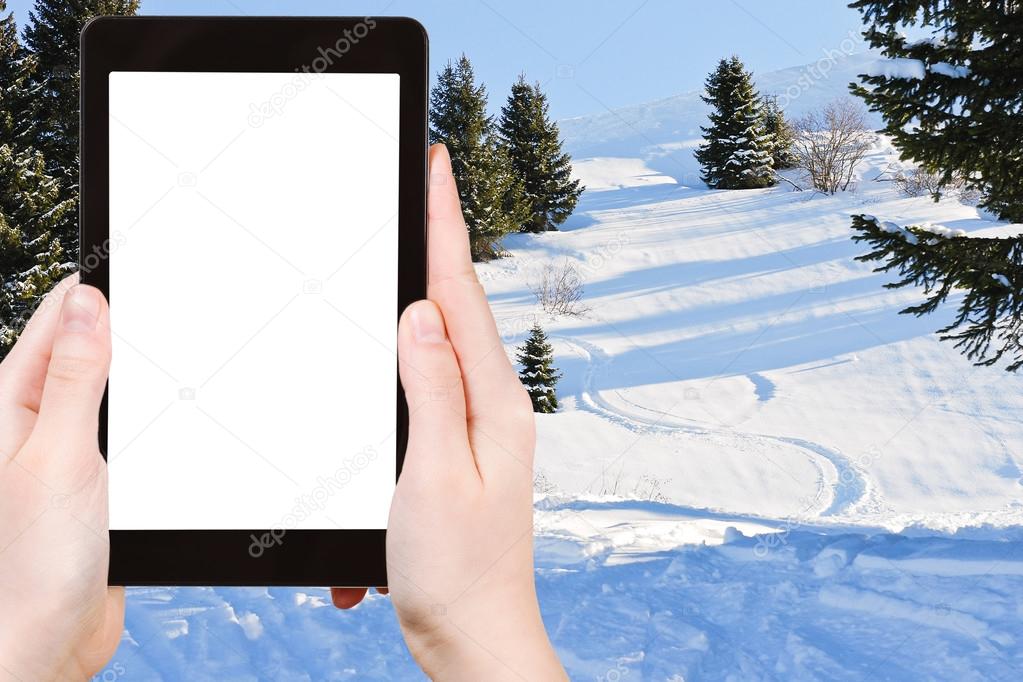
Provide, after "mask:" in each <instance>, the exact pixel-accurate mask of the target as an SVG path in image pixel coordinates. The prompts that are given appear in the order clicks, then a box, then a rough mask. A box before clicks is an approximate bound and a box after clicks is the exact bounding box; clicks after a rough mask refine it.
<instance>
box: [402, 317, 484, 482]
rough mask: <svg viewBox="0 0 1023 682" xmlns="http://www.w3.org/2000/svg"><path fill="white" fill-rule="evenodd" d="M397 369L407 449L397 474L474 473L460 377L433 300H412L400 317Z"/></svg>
mask: <svg viewBox="0 0 1023 682" xmlns="http://www.w3.org/2000/svg"><path fill="white" fill-rule="evenodd" d="M398 369H399V372H400V374H401V383H402V386H403V387H404V389H405V400H406V401H407V402H408V408H409V447H408V455H407V456H406V459H405V464H404V467H403V471H402V477H405V476H406V474H408V475H414V476H417V477H418V475H419V474H426V475H427V476H428V477H430V478H433V477H434V476H435V475H436V474H437V473H441V472H444V471H447V472H450V473H454V472H457V471H459V470H464V471H469V467H472V470H473V471H474V472H475V462H474V461H473V458H472V451H471V450H470V449H469V436H468V431H467V429H466V420H465V392H464V389H463V388H462V375H461V372H460V371H459V368H458V359H457V358H456V357H455V351H454V348H452V346H451V342H450V340H449V339H448V334H447V328H446V326H445V323H444V316H443V315H442V314H441V311H440V308H438V307H437V304H435V303H434V302H433V301H417V302H415V303H413V304H412V305H410V306H409V307H408V308H406V309H405V313H404V314H403V315H402V316H401V322H400V323H399V325H398ZM438 460H439V461H438ZM430 472H434V473H433V475H432V476H431V475H430Z"/></svg>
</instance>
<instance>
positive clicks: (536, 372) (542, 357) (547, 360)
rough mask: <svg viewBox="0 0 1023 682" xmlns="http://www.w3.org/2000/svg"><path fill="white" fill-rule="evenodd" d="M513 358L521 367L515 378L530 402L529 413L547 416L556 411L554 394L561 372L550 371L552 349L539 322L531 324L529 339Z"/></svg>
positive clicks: (552, 360)
mask: <svg viewBox="0 0 1023 682" xmlns="http://www.w3.org/2000/svg"><path fill="white" fill-rule="evenodd" d="M516 358H517V359H518V361H519V364H521V365H522V370H521V371H520V372H519V378H520V379H521V380H522V385H523V386H525V387H526V392H527V393H529V397H530V399H531V400H532V401H533V411H534V412H541V413H544V414H550V413H552V412H554V411H556V410H557V409H558V396H557V392H556V391H555V389H556V387H557V385H558V379H560V378H561V372H559V371H558V370H556V369H555V368H554V347H553V346H551V344H550V342H549V341H548V340H547V334H545V333H544V331H543V329H542V328H541V327H540V323H539V322H537V323H535V324H533V329H532V330H531V331H530V333H529V338H527V339H526V342H525V343H524V344H523V345H522V347H521V348H519V349H518V353H517V354H516Z"/></svg>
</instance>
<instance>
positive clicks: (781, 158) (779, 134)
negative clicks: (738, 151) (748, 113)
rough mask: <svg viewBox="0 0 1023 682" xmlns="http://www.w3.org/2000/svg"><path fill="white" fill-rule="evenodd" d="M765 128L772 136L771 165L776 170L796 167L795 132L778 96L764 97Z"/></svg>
mask: <svg viewBox="0 0 1023 682" xmlns="http://www.w3.org/2000/svg"><path fill="white" fill-rule="evenodd" d="M763 108H764V130H765V131H767V133H768V134H769V135H770V136H771V165H772V166H774V168H775V169H776V170H783V169H786V168H794V167H795V166H796V162H797V160H796V153H795V151H794V150H793V148H792V144H793V141H794V139H795V133H794V132H793V131H792V126H790V125H789V122H788V121H787V120H786V119H785V113H784V112H783V111H782V110H781V107H779V106H778V97H777V96H774V95H772V96H770V97H764V105H763Z"/></svg>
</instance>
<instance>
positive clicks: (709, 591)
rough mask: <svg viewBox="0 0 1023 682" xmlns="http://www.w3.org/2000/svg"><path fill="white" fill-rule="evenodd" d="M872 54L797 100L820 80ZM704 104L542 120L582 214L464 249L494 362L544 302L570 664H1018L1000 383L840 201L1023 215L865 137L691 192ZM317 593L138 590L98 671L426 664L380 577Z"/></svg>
mask: <svg viewBox="0 0 1023 682" xmlns="http://www.w3.org/2000/svg"><path fill="white" fill-rule="evenodd" d="M868 59H869V60H872V59H873V57H867V56H862V55H861V56H854V57H850V58H848V59H847V60H843V61H842V62H840V63H839V65H838V66H836V67H835V68H834V69H833V70H832V72H831V73H832V77H831V78H829V79H826V80H825V81H823V82H821V83H817V84H815V85H814V86H813V87H811V88H809V89H807V90H805V91H804V92H803V93H802V94H801V96H800V97H799V98H798V100H797V101H795V102H794V103H793V105H792V106H793V107H794V106H796V105H798V106H809V105H811V104H813V105H815V104H817V103H820V102H823V101H825V100H827V99H830V98H831V97H833V96H835V95H836V94H843V93H844V92H845V82H847V81H848V80H849V78H848V76H850V75H851V74H854V73H856V72H858V70H861V69H862V68H863V64H864V62H865V61H867V60H868ZM803 73H805V68H796V69H790V70H786V71H782V72H777V73H776V74H766V75H764V76H762V77H761V79H760V82H761V88H762V89H764V90H765V91H767V88H766V87H765V85H764V84H765V83H767V84H769V85H770V87H771V88H772V89H774V90H775V91H784V89H785V88H786V87H788V85H791V84H794V83H798V79H799V78H800V76H801V74H803ZM843 74H844V75H843ZM787 84H788V85H787ZM701 107H702V103H699V100H698V99H697V98H696V95H695V94H690V95H680V96H679V97H676V98H671V99H669V100H664V101H662V102H658V103H654V104H651V105H645V106H642V107H636V108H633V109H626V110H622V111H619V112H614V113H605V114H600V115H596V116H593V117H588V118H586V119H576V120H574V121H566V122H564V123H563V124H562V127H563V130H564V131H565V133H566V135H567V136H568V138H569V140H570V144H571V146H572V149H573V151H574V152H575V153H576V155H577V156H576V164H575V170H576V174H577V175H578V176H579V177H581V178H582V179H583V180H584V182H585V183H586V184H587V186H588V187H589V189H588V191H587V192H586V194H585V195H584V198H583V202H582V204H581V206H580V208H579V210H578V211H577V213H576V215H575V216H574V217H573V218H572V219H571V221H570V222H569V224H568V225H567V226H566V229H564V230H563V231H561V232H557V233H549V234H544V235H516V236H514V237H512V238H510V239H509V240H507V243H506V246H507V247H508V248H509V251H510V256H509V257H508V258H505V259H502V260H499V261H495V262H492V263H489V264H486V265H482V266H480V267H479V268H478V272H479V275H480V277H481V279H482V280H483V282H484V285H485V287H486V289H487V292H488V295H489V297H490V300H491V303H492V306H493V308H494V311H495V315H496V317H497V319H498V322H499V325H500V327H501V331H502V334H503V336H504V339H505V341H506V350H507V352H508V353H509V355H511V354H512V353H513V351H514V348H515V346H516V345H518V344H520V343H521V342H522V340H523V339H524V338H525V335H526V333H527V332H528V329H529V327H530V326H531V325H532V323H533V320H534V319H539V320H540V321H541V322H542V324H543V325H544V327H545V329H546V330H547V331H548V333H549V334H550V335H551V338H552V342H553V343H554V345H555V349H556V364H557V365H558V367H559V368H560V369H561V370H563V372H564V375H565V376H564V379H563V380H562V382H561V384H560V385H559V391H558V392H559V401H560V403H561V405H562V408H561V410H560V411H559V412H558V413H556V414H553V415H538V437H539V442H538V452H537V465H538V476H537V486H536V488H537V495H536V529H537V530H536V534H537V539H536V542H537V586H538V591H539V595H540V599H541V605H542V608H543V612H544V617H545V621H546V624H547V627H548V630H549V632H550V634H551V637H552V639H553V641H554V643H555V645H556V647H557V648H558V651H559V654H560V655H561V656H562V659H563V661H564V663H565V665H566V667H567V669H568V670H569V673H570V675H571V676H572V678H573V679H579V680H593V679H597V680H622V679H626V680H672V681H674V682H680V681H683V680H685V681H688V682H693V681H695V680H874V679H891V680H917V679H948V680H999V679H1005V680H1009V679H1018V670H1019V669H1021V668H1023V640H1021V627H1020V624H1021V621H1023V609H1021V606H1020V597H1019V595H1020V594H1023V419H1021V417H1020V415H1023V376H1017V375H1012V374H1008V373H1006V372H1004V371H1002V370H1001V369H1000V368H977V367H973V366H972V365H970V363H969V362H968V361H966V360H965V359H964V358H963V357H962V356H960V355H959V354H958V353H957V352H956V351H955V350H954V349H953V348H952V347H951V346H950V345H948V344H945V343H940V342H939V341H938V340H937V338H936V336H935V335H934V334H933V331H934V330H935V329H937V328H938V327H940V326H942V324H943V322H944V321H945V320H947V319H948V316H949V315H950V313H951V308H952V305H948V306H945V308H944V309H943V310H942V312H940V313H938V314H936V315H934V316H931V317H928V318H922V319H916V318H912V317H907V316H903V315H899V314H898V311H899V310H900V309H902V308H903V307H905V306H906V305H908V304H910V303H913V302H916V301H918V300H919V296H920V294H919V292H918V291H914V290H911V289H906V290H899V291H891V290H885V289H883V288H882V287H883V284H884V283H885V282H887V281H890V279H889V278H887V277H884V276H879V275H876V274H874V273H872V272H871V271H870V267H869V266H867V265H864V264H862V263H858V262H856V261H855V260H854V257H855V256H856V255H858V254H861V253H863V252H864V248H863V247H862V246H858V245H856V244H854V243H853V242H852V241H851V240H850V238H849V237H850V234H851V230H850V226H849V225H850V219H849V216H850V214H852V213H857V212H866V213H870V214H873V215H876V216H878V217H883V218H885V219H890V220H894V221H896V222H899V223H903V224H908V223H920V222H932V223H936V224H940V225H944V226H946V227H950V228H955V229H962V230H965V231H967V232H968V233H970V234H973V235H980V234H984V235H986V236H995V235H999V234H1008V233H1015V232H1017V231H1018V229H1019V226H1010V225H1004V224H999V223H995V222H991V221H989V220H985V219H983V218H982V217H981V216H980V215H979V214H978V212H977V210H976V209H975V208H973V207H971V206H966V205H963V204H960V203H959V202H957V201H955V200H943V201H942V202H941V203H939V204H936V203H934V202H932V201H931V200H930V199H928V198H906V197H902V196H900V195H898V194H897V193H896V192H895V190H894V188H893V187H892V185H891V183H884V182H874V181H873V179H874V178H875V177H877V175H878V174H879V173H880V171H881V170H882V169H884V168H886V167H887V166H888V165H889V164H891V163H893V162H897V159H896V157H895V155H894V153H893V151H892V150H891V149H890V148H889V147H887V146H886V145H885V144H884V143H883V142H882V143H881V144H879V146H878V147H877V148H876V149H875V150H874V151H873V153H872V154H871V155H870V156H869V157H868V159H867V160H866V161H865V162H864V163H863V164H862V166H861V168H860V169H859V174H860V176H861V179H860V181H859V182H858V183H857V185H856V187H855V188H854V190H853V191H850V192H846V193H843V194H840V195H838V196H835V197H826V196H822V195H819V194H812V193H810V192H795V191H791V190H790V189H789V188H786V187H781V186H780V187H775V188H771V189H766V190H749V191H735V192H722V191H709V190H707V189H705V188H703V186H702V183H699V181H698V180H696V181H693V175H692V173H693V171H694V168H693V166H692V160H691V156H690V154H689V151H688V150H689V149H690V148H691V146H692V144H693V143H694V142H695V140H696V138H697V137H698V135H699V133H698V125H699V124H700V123H702V122H703V121H702V116H703V114H702V113H701V112H702V108H701ZM694 131H696V132H694ZM566 262H567V263H571V264H574V266H575V267H576V268H577V269H578V271H579V272H580V274H581V276H582V279H583V282H584V291H585V296H584V300H583V303H584V304H585V306H586V307H588V311H586V312H585V314H583V315H580V316H578V317H558V318H551V317H549V316H547V315H545V314H544V313H543V312H542V311H540V310H539V309H538V306H537V305H536V300H535V297H534V295H533V294H532V292H531V290H530V283H531V282H535V281H536V280H537V279H538V277H539V275H540V273H541V272H542V270H543V268H544V266H545V265H547V264H549V263H557V264H562V263H566ZM953 303H954V302H953ZM328 604H329V595H328V594H327V592H326V591H325V590H310V589H301V590H298V589H277V588H274V589H220V588H217V589H212V588H207V589H202V588H187V589H186V588H180V589H174V588H159V589H156V588H154V589H144V590H141V589H140V590H132V591H130V593H129V599H128V605H129V606H128V608H129V614H128V624H127V632H126V635H125V639H124V641H123V643H122V646H121V648H120V650H119V651H118V653H117V655H116V656H115V658H114V661H113V662H112V664H111V668H110V669H109V671H108V672H112V673H115V674H114V677H118V678H119V677H121V676H122V675H123V677H124V679H129V680H160V679H163V680H177V679H193V680H262V679H294V680H345V679H421V674H419V673H418V672H417V671H416V669H415V666H414V664H413V662H412V660H411V658H410V656H409V654H408V652H407V651H406V649H405V647H404V645H403V643H402V641H401V637H400V633H399V632H398V628H397V625H396V623H395V619H394V614H393V610H392V608H391V606H390V603H389V601H388V600H387V599H385V598H382V597H378V596H374V597H371V598H370V599H369V600H368V601H367V602H365V603H363V604H362V605H361V606H359V607H358V608H356V609H355V610H354V611H352V612H350V613H339V612H336V611H334V610H333V609H332V608H329V607H328V606H327V605H328ZM115 666H120V668H117V667H115ZM118 670H120V671H121V672H120V673H118ZM1014 670H1015V671H1017V673H1016V674H1015V675H1014V674H1013V671H1014ZM103 679H108V678H107V677H104V678H103Z"/></svg>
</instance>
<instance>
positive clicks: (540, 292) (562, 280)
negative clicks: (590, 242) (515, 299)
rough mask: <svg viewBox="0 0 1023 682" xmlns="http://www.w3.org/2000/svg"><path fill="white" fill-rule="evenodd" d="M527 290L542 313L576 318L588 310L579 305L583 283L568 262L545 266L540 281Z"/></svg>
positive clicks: (576, 271)
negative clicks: (532, 294)
mask: <svg viewBox="0 0 1023 682" xmlns="http://www.w3.org/2000/svg"><path fill="white" fill-rule="evenodd" d="M529 288H530V289H532V290H533V293H534V294H535V295H536V300H537V303H539V304H540V307H541V308H543V310H544V312H546V313H549V314H551V315H568V316H577V315H582V314H583V313H585V312H586V311H587V310H589V308H586V307H584V306H583V305H582V304H581V303H580V301H581V300H582V297H583V283H582V279H581V278H580V277H579V271H578V270H576V268H575V266H574V265H572V264H571V263H570V262H568V261H565V262H564V263H563V264H562V265H560V266H558V265H554V264H553V263H549V264H547V265H545V266H544V269H543V272H542V273H541V274H540V281H539V282H537V283H531V284H530V285H529Z"/></svg>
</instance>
